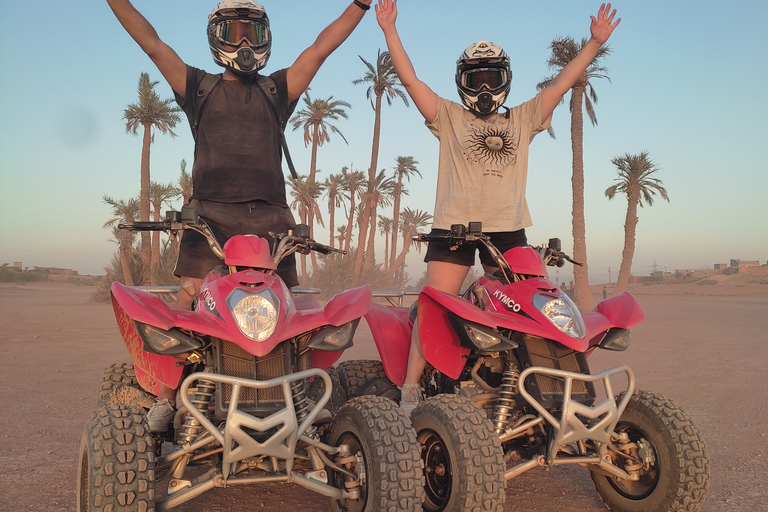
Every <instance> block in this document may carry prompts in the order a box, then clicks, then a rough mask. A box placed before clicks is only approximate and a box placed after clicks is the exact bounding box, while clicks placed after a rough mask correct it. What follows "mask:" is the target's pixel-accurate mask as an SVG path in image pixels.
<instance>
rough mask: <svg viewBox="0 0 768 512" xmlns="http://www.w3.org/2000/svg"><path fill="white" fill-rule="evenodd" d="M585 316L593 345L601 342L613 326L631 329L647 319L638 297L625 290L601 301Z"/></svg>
mask: <svg viewBox="0 0 768 512" xmlns="http://www.w3.org/2000/svg"><path fill="white" fill-rule="evenodd" d="M583 318H584V324H585V325H586V326H587V333H588V334H587V337H588V338H590V343H589V344H590V346H591V345H596V344H598V343H600V341H602V339H603V333H605V331H607V330H608V329H610V328H611V327H619V328H621V329H629V328H630V327H633V326H635V325H637V324H639V323H640V322H642V321H643V320H645V313H643V309H642V308H641V307H640V303H638V302H637V299H635V297H634V296H633V295H632V294H631V293H629V292H624V293H622V294H621V295H616V296H615V297H611V298H610V299H606V300H604V301H601V302H600V303H598V305H597V306H595V309H594V310H593V311H592V312H591V313H587V314H585V315H584V316H583Z"/></svg>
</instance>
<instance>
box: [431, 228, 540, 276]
mask: <svg viewBox="0 0 768 512" xmlns="http://www.w3.org/2000/svg"><path fill="white" fill-rule="evenodd" d="M447 233H448V230H447V229H433V230H432V231H431V233H430V234H435V235H437V234H440V235H443V234H447ZM486 235H488V236H489V237H491V242H493V245H495V246H496V248H497V249H498V250H499V251H500V252H501V253H502V254H504V253H505V252H507V251H508V250H510V249H511V248H513V247H520V246H521V245H528V239H527V238H526V236H525V230H524V229H519V230H517V231H499V232H497V233H486ZM452 247H456V246H454V245H452V244H451V243H450V242H429V246H428V247H427V254H426V256H424V261H425V262H427V263H429V262H430V261H445V262H447V263H455V264H456V265H463V266H465V267H471V266H472V265H474V264H475V250H478V251H480V262H481V263H482V264H483V265H485V266H487V267H498V266H499V265H498V264H497V263H496V260H494V259H493V257H492V256H491V253H490V252H488V248H486V247H485V244H483V243H482V242H480V241H476V242H469V243H465V244H461V245H459V246H458V247H456V249H455V250H452V249H451V248H452Z"/></svg>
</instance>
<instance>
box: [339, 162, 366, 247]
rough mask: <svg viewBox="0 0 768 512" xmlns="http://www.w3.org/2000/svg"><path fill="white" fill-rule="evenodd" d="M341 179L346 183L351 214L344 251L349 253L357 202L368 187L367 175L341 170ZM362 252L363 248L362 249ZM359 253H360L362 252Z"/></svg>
mask: <svg viewBox="0 0 768 512" xmlns="http://www.w3.org/2000/svg"><path fill="white" fill-rule="evenodd" d="M341 178H342V181H343V182H344V189H343V190H344V191H345V192H346V193H347V199H349V214H348V215H347V230H346V238H345V240H344V250H345V251H347V252H349V249H350V246H351V244H352V227H353V226H354V222H355V212H356V210H357V208H356V202H357V200H358V199H360V196H361V195H362V193H363V191H364V190H365V187H366V181H365V174H364V173H363V172H362V171H350V170H349V168H347V167H344V168H343V169H341ZM360 251H362V248H360ZM360 251H358V252H360Z"/></svg>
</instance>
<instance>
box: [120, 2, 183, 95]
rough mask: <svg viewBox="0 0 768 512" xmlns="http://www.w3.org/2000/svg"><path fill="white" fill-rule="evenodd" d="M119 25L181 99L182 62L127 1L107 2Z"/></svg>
mask: <svg viewBox="0 0 768 512" xmlns="http://www.w3.org/2000/svg"><path fill="white" fill-rule="evenodd" d="M107 3H108V4H109V7H110V8H111V9H112V12H114V13H115V16H116V17H117V19H118V21H119V22H120V24H121V25H122V26H123V27H124V28H125V30H126V31H127V32H128V34H129V35H130V36H131V37H132V38H133V40H134V41H136V42H137V43H138V44H139V46H140V47H141V49H142V50H144V53H146V54H147V55H148V56H149V58H150V59H152V62H154V63H155V66H157V69H159V70H160V73H162V75H163V77H165V80H166V81H167V82H168V84H169V85H170V86H171V89H173V90H174V92H176V93H177V94H179V95H180V96H181V97H184V94H185V93H186V90H187V67H186V65H185V64H184V61H182V60H181V58H180V57H179V56H178V55H177V54H176V52H175V51H173V48H171V47H170V46H168V45H167V44H165V43H164V42H163V41H162V40H161V39H160V37H159V36H158V35H157V32H156V31H155V29H154V27H152V25H150V24H149V22H148V21H147V20H146V18H144V16H142V15H141V13H139V11H137V10H136V8H135V7H133V5H131V3H130V2H129V1H128V0H107Z"/></svg>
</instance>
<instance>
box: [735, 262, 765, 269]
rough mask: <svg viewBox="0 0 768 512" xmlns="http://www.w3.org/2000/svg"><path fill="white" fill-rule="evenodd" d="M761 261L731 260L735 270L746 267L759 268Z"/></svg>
mask: <svg viewBox="0 0 768 512" xmlns="http://www.w3.org/2000/svg"><path fill="white" fill-rule="evenodd" d="M759 266H760V262H759V261H743V260H731V267H734V268H746V267H759Z"/></svg>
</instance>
